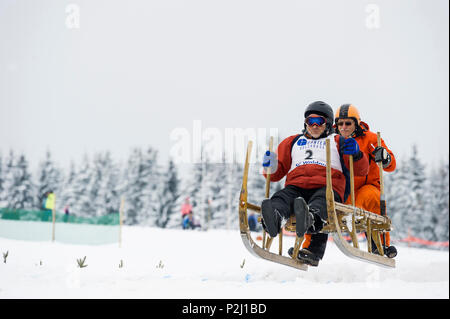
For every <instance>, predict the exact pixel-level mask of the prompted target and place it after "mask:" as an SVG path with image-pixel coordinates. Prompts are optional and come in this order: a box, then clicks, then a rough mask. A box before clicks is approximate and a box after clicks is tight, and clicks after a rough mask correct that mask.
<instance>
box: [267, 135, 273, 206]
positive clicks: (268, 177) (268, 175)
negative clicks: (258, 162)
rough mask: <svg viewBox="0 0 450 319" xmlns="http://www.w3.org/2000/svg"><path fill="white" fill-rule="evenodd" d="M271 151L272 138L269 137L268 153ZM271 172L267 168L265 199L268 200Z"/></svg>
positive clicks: (269, 168)
mask: <svg viewBox="0 0 450 319" xmlns="http://www.w3.org/2000/svg"><path fill="white" fill-rule="evenodd" d="M272 150H273V136H271V137H270V140H269V151H270V153H272ZM271 171H272V169H271V167H270V166H269V167H268V168H267V175H266V198H269V195H270V174H271V173H272V172H271Z"/></svg>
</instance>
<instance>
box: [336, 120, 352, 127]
mask: <svg viewBox="0 0 450 319" xmlns="http://www.w3.org/2000/svg"><path fill="white" fill-rule="evenodd" d="M344 124H345V125H347V126H350V125H352V124H353V122H352V121H345V122H337V126H343V125H344Z"/></svg>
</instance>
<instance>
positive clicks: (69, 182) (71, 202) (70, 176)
mask: <svg viewBox="0 0 450 319" xmlns="http://www.w3.org/2000/svg"><path fill="white" fill-rule="evenodd" d="M75 177H76V169H75V163H74V162H71V163H70V166H69V171H68V172H67V174H65V175H64V177H63V181H62V186H61V190H60V192H59V194H60V195H59V200H58V201H56V209H57V210H58V211H63V209H64V207H66V206H68V207H69V210H70V211H71V210H72V209H73V207H74V206H75V203H76V202H77V199H76V198H75V196H74V193H75V189H74V183H75Z"/></svg>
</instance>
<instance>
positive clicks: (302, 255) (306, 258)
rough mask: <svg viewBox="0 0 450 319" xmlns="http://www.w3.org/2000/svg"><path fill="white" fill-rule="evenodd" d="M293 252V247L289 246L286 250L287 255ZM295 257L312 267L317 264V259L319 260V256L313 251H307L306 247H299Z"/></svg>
mask: <svg viewBox="0 0 450 319" xmlns="http://www.w3.org/2000/svg"><path fill="white" fill-rule="evenodd" d="M293 253H294V247H291V248H289V250H288V254H289V256H291V257H292V254H293ZM297 259H298V260H300V261H301V262H302V263H304V264H306V265H309V266H313V267H317V266H319V261H320V260H321V258H320V257H318V256H317V255H316V254H314V253H313V252H311V251H309V250H308V249H306V248H303V249H300V251H299V252H298V256H297Z"/></svg>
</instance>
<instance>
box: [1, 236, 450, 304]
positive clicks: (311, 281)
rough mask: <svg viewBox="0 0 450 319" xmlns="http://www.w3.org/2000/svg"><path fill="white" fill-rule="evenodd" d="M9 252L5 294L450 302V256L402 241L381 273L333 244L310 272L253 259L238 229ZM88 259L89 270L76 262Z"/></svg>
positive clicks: (5, 243)
mask: <svg viewBox="0 0 450 319" xmlns="http://www.w3.org/2000/svg"><path fill="white" fill-rule="evenodd" d="M285 240H287V242H286V243H285V247H284V248H285V249H287V248H289V244H288V241H289V240H291V238H287V239H286V236H285ZM273 245H274V249H275V247H277V246H278V243H277V242H276V241H274V244H273ZM6 251H8V257H7V258H6V263H4V262H3V258H2V259H1V263H0V299H7V298H171V299H179V298H180V299H181V298H183V299H196V298H208V299H209V298H212V299H215V298H220V299H227V298H232V299H236V298H238V299H240V298H252V299H253V298H269V299H279V298H283V299H285V298H289V299H290V298H296V299H300V298H321V299H328V298H344V299H345V298H351V299H353V298H388V299H389V298H449V253H448V252H446V251H433V250H427V249H418V248H408V247H403V246H402V247H399V255H398V257H397V268H396V269H385V268H380V267H377V266H374V265H370V264H366V263H363V262H361V261H357V260H353V259H350V258H348V257H346V256H344V255H343V254H342V253H341V252H340V251H339V250H338V249H337V247H336V246H335V245H334V244H333V243H331V242H330V243H329V244H328V247H327V252H326V255H325V258H324V260H323V261H322V262H321V264H320V265H319V267H317V268H312V267H310V268H309V269H308V271H306V272H304V271H300V270H296V269H293V268H290V267H286V266H282V265H278V264H275V263H272V262H268V261H265V260H262V259H258V258H256V257H254V256H253V255H251V254H250V253H249V252H248V251H247V250H246V249H245V247H244V246H243V244H242V242H241V239H240V236H239V232H238V231H237V230H233V231H231V230H229V231H226V230H210V231H206V232H204V231H191V230H189V231H183V230H162V229H158V228H146V227H124V230H123V243H122V247H119V245H118V244H117V243H115V244H108V245H91V246H89V245H72V244H65V243H58V242H55V243H51V242H33V241H19V240H11V239H4V238H0V252H1V253H6ZM84 256H86V262H85V263H86V264H87V267H85V268H79V267H78V266H77V259H79V258H83V257H84ZM121 262H122V267H120V266H119V265H120V264H121Z"/></svg>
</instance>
